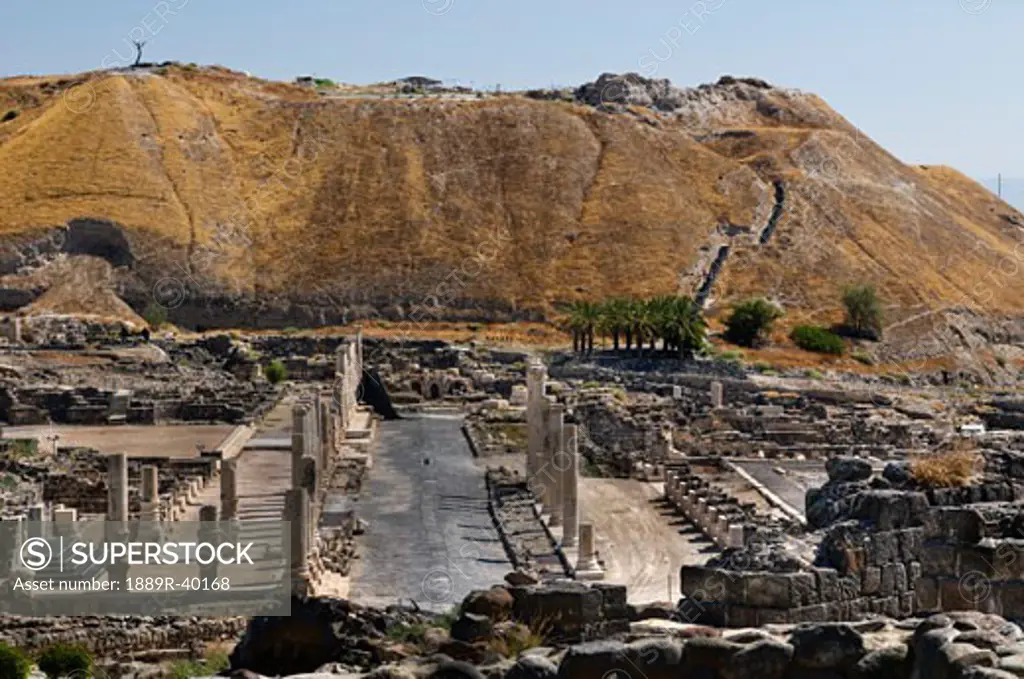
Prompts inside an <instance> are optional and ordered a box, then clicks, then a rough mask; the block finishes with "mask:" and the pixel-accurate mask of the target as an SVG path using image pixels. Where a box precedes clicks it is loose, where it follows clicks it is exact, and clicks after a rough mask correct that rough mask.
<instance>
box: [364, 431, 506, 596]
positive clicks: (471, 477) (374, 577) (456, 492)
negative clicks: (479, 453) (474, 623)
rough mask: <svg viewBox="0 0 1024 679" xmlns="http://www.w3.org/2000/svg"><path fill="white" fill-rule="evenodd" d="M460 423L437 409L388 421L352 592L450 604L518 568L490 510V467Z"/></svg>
mask: <svg viewBox="0 0 1024 679" xmlns="http://www.w3.org/2000/svg"><path fill="white" fill-rule="evenodd" d="M460 424H461V418H458V417H451V416H438V415H434V416H422V417H410V418H406V419H403V420H398V421H390V422H383V423H382V424H381V429H380V440H379V441H378V443H377V445H376V451H375V455H374V460H373V468H372V469H370V471H369V474H368V479H367V482H366V484H365V485H364V486H363V492H362V496H361V498H360V501H359V503H358V506H357V509H356V512H357V514H358V516H359V517H360V518H363V519H365V520H366V521H367V522H368V524H369V526H368V528H367V531H366V534H365V535H364V536H363V537H362V538H361V539H360V541H359V553H360V555H361V558H360V559H359V561H357V562H356V565H355V567H354V569H353V577H352V589H351V596H352V599H353V600H355V601H358V602H360V603H367V604H391V603H395V602H396V601H397V600H398V599H399V598H402V599H414V600H415V601H416V602H417V603H418V604H419V605H420V606H421V607H423V608H430V609H434V610H447V609H448V608H450V607H451V606H453V605H454V604H456V603H458V602H459V601H461V600H462V598H463V597H464V596H465V595H466V594H467V593H468V592H469V591H470V590H472V589H477V588H481V587H487V586H489V585H492V584H496V583H500V582H501V581H502V577H503V576H504V575H505V573H507V572H508V571H509V570H510V569H511V566H510V564H509V563H508V560H507V559H506V557H505V552H504V550H503V549H502V546H501V542H500V541H499V539H498V535H497V533H496V531H495V529H494V525H493V523H492V522H491V517H490V514H489V513H488V511H487V493H486V489H485V486H484V468H483V467H482V466H478V465H477V463H476V461H475V460H474V458H473V456H472V454H471V453H470V451H469V446H468V445H467V444H466V440H465V438H464V437H463V434H462V431H461V429H460Z"/></svg>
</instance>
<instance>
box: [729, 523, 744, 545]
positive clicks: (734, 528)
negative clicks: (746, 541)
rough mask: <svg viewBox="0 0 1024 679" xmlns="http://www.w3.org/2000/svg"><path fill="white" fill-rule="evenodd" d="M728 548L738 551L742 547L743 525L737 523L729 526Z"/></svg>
mask: <svg viewBox="0 0 1024 679" xmlns="http://www.w3.org/2000/svg"><path fill="white" fill-rule="evenodd" d="M727 546H728V547H733V548H734V549H739V548H741V547H743V525H742V524H738V523H731V524H729V543H728V545H727Z"/></svg>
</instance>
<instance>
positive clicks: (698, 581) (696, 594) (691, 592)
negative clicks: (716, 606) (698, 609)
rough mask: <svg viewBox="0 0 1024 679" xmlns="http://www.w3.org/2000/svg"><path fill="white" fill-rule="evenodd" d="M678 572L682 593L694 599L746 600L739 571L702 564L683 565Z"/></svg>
mask: <svg viewBox="0 0 1024 679" xmlns="http://www.w3.org/2000/svg"><path fill="white" fill-rule="evenodd" d="M680 573H681V582H682V591H683V594H685V595H686V596H687V597H690V598H692V599H694V600H696V601H700V602H717V603H722V604H743V603H745V602H746V588H745V585H746V580H745V579H744V578H743V577H741V576H740V574H739V573H736V572H733V571H726V570H722V569H718V568H704V567H703V566H683V567H682V569H681V571H680Z"/></svg>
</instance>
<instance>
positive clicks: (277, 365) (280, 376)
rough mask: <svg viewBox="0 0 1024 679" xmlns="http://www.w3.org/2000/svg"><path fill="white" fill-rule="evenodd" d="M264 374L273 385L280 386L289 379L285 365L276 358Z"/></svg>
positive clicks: (265, 369)
mask: <svg viewBox="0 0 1024 679" xmlns="http://www.w3.org/2000/svg"><path fill="white" fill-rule="evenodd" d="M263 374H264V375H265V376H266V378H267V381H268V382H270V383H271V384H279V383H281V382H284V380H285V378H286V377H288V370H287V369H286V368H285V367H284V363H282V362H281V361H279V360H277V359H276V358H275V359H274V360H273V361H271V362H270V364H269V365H267V367H266V368H264V369H263Z"/></svg>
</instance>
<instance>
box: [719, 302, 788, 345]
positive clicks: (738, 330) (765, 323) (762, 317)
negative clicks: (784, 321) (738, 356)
mask: <svg viewBox="0 0 1024 679" xmlns="http://www.w3.org/2000/svg"><path fill="white" fill-rule="evenodd" d="M782 315H783V313H782V309H780V308H779V307H777V306H775V305H774V304H772V303H771V302H769V301H768V300H766V299H763V298H758V299H751V300H747V301H746V302H742V303H740V304H738V305H737V306H736V307H734V308H733V310H732V313H731V314H730V315H729V318H728V319H726V321H725V338H726V339H727V340H729V341H730V342H732V343H733V344H739V345H740V346H744V347H757V346H761V345H763V344H766V343H767V342H768V336H769V335H770V334H771V332H772V326H774V325H775V321H777V320H778V319H780V318H782Z"/></svg>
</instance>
